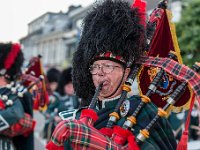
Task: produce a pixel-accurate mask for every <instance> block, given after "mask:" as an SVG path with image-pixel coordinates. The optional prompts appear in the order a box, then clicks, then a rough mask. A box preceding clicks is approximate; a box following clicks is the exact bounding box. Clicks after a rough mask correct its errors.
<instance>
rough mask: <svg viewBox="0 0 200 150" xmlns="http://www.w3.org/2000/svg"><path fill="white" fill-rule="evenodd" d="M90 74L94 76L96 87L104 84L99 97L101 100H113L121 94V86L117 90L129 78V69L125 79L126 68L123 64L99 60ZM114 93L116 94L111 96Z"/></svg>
mask: <svg viewBox="0 0 200 150" xmlns="http://www.w3.org/2000/svg"><path fill="white" fill-rule="evenodd" d="M90 72H91V74H92V79H93V83H94V85H95V87H97V86H99V84H100V83H103V87H102V90H101V92H100V95H99V99H100V100H103V99H104V98H113V97H115V96H118V95H119V94H121V85H120V88H119V89H118V90H117V91H116V92H115V90H116V89H117V87H118V86H119V84H120V82H121V81H122V83H121V84H123V83H124V81H125V79H126V78H127V76H128V73H129V69H126V70H125V74H124V78H123V73H124V68H123V67H122V65H121V64H119V63H116V62H113V61H110V60H98V61H95V62H94V63H93V65H92V70H91V69H90ZM122 78H123V79H122ZM113 92H115V93H114V94H113V95H111V94H112V93H113Z"/></svg>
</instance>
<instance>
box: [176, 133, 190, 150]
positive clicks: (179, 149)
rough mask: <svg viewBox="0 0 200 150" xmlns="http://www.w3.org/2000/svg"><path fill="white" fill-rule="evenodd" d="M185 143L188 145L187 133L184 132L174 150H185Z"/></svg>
mask: <svg viewBox="0 0 200 150" xmlns="http://www.w3.org/2000/svg"><path fill="white" fill-rule="evenodd" d="M187 143H188V132H187V131H184V132H183V134H182V136H181V140H180V141H179V143H178V145H177V149H176V150H187Z"/></svg>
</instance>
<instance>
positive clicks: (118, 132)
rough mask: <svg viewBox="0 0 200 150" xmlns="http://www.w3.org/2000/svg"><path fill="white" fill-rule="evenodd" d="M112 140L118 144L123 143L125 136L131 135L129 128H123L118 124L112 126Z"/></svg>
mask: <svg viewBox="0 0 200 150" xmlns="http://www.w3.org/2000/svg"><path fill="white" fill-rule="evenodd" d="M113 134H114V135H113V141H114V142H115V143H117V144H119V145H124V144H125V142H126V141H127V138H128V137H129V136H130V135H132V132H130V131H129V130H126V129H123V128H122V127H120V126H114V128H113Z"/></svg>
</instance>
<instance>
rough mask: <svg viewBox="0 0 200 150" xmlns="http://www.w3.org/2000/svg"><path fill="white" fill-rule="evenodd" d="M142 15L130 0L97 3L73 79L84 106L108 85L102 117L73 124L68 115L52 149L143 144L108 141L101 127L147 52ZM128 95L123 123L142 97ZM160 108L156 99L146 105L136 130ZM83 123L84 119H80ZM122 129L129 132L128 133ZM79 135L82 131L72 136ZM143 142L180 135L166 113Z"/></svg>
mask: <svg viewBox="0 0 200 150" xmlns="http://www.w3.org/2000/svg"><path fill="white" fill-rule="evenodd" d="M142 18H143V15H142V14H141V13H139V12H138V9H136V8H130V5H129V4H128V3H127V2H122V1H112V0H107V1H104V2H103V3H101V4H99V5H97V6H96V7H94V8H93V10H92V11H91V12H89V14H88V15H87V16H86V18H85V20H84V26H83V31H82V36H81V39H80V43H79V46H78V49H77V51H76V52H75V54H74V57H73V84H74V88H75V92H76V94H77V96H79V97H81V98H83V103H82V105H84V106H88V105H90V102H91V100H92V98H93V96H94V95H95V88H97V87H98V86H99V85H102V88H101V90H100V92H99V95H98V96H97V97H98V101H97V103H96V106H95V111H97V114H98V120H97V121H96V122H95V124H94V128H93V127H91V125H89V126H87V124H88V122H85V124H84V123H83V124H81V121H80V122H78V121H75V122H70V123H69V124H68V123H67V122H68V120H67V118H66V120H64V121H62V122H61V123H60V124H58V126H57V127H56V129H55V130H54V133H53V136H52V141H51V142H50V143H49V144H48V145H47V148H48V149H52V147H53V144H55V145H56V146H58V147H62V146H63V145H64V146H65V147H64V148H65V149H67V150H69V149H105V150H106V149H138V146H136V145H137V144H136V143H135V141H134V140H133V139H132V140H130V141H129V142H130V143H132V144H131V147H128V148H126V146H127V145H129V144H130V143H128V142H125V143H124V144H123V145H122V146H121V147H120V146H119V145H118V144H114V143H115V142H112V138H113V136H112V138H111V140H108V141H107V142H106V139H108V138H107V137H106V138H104V136H103V132H100V130H101V129H103V128H105V127H106V126H107V124H108V121H109V118H110V117H109V114H110V113H112V112H113V111H115V110H114V109H115V108H116V105H118V102H119V99H120V97H121V95H122V94H123V93H122V90H123V88H122V87H123V85H124V83H125V81H126V80H127V78H128V75H129V73H130V71H131V67H130V66H132V65H133V66H135V65H136V64H135V62H136V61H138V60H139V58H140V56H142V55H143V54H144V49H145V41H146V40H145V28H144V20H141V19H142ZM130 64H132V65H130ZM126 100H127V101H128V102H127V107H123V108H122V107H120V110H117V112H118V111H120V116H119V118H118V120H117V122H115V123H114V125H117V126H118V127H119V126H120V127H122V126H123V124H124V121H125V120H126V119H127V117H128V115H129V114H128V111H129V109H132V110H133V111H134V110H135V109H136V108H137V106H138V105H139V103H140V102H141V97H140V96H136V95H135V96H131V97H130V98H126ZM128 106H129V107H128ZM155 112H156V107H155V106H154V104H152V103H150V104H148V105H145V106H144V108H142V110H141V112H140V113H139V115H138V116H137V123H136V124H135V126H134V127H133V128H132V129H133V130H131V134H132V135H137V134H139V130H141V129H143V128H144V127H145V126H147V125H148V123H149V122H150V121H151V120H152V119H153V117H154V116H155ZM80 113H81V110H80V111H78V112H77V111H76V112H75V113H74V116H75V119H76V120H78V119H79V116H80ZM81 115H82V114H81ZM87 115H88V114H87ZM117 117H118V116H117ZM77 123H80V124H78V125H77ZM70 127H74V128H73V129H71V128H70ZM68 129H69V130H68ZM96 129H97V130H96ZM98 131H99V132H98ZM101 131H102V130H101ZM69 132H70V133H69ZM68 133H69V134H70V135H69V134H68ZM71 133H72V134H71ZM122 134H123V135H125V133H122ZM74 135H77V136H76V138H75V139H72V138H73V136H74ZM98 139H99V140H98ZM122 140H123V138H122ZM118 142H120V141H118ZM52 143H53V144H52ZM134 143H135V144H134ZM118 146H119V147H118ZM139 148H140V149H143V150H145V149H148V150H149V149H153V150H164V149H165V150H169V149H170V150H173V149H176V140H175V138H174V135H173V132H172V129H171V127H170V125H169V124H168V121H167V120H166V119H164V118H162V119H160V120H159V121H158V122H157V123H156V124H155V126H154V129H153V130H152V132H151V134H150V135H149V138H148V139H147V140H146V141H145V142H144V143H143V144H142V145H141V146H139Z"/></svg>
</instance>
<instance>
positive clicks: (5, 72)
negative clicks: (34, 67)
mask: <svg viewBox="0 0 200 150" xmlns="http://www.w3.org/2000/svg"><path fill="white" fill-rule="evenodd" d="M0 60H1V65H0V75H2V76H5V77H6V78H7V79H9V80H14V79H15V78H16V77H18V75H19V74H20V72H21V66H22V64H23V61H24V56H23V53H22V51H21V46H20V44H18V43H0Z"/></svg>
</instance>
